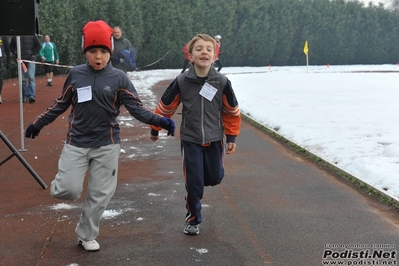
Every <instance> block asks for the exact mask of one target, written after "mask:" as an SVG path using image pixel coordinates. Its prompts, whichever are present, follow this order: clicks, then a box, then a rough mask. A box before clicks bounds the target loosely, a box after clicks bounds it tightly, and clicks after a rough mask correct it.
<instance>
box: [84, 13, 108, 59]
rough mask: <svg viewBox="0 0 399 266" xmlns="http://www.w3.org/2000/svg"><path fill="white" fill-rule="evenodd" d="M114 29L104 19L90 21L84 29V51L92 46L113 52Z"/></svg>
mask: <svg viewBox="0 0 399 266" xmlns="http://www.w3.org/2000/svg"><path fill="white" fill-rule="evenodd" d="M113 32H114V30H113V29H112V28H111V27H110V26H108V24H107V23H105V22H104V21H102V20H97V21H89V22H87V24H86V25H85V26H84V27H83V30H82V34H83V35H82V47H83V53H86V51H87V50H88V49H90V48H98V47H100V48H105V49H107V50H108V51H109V53H110V54H112V50H113V49H114V47H113V46H114V43H113V42H114V41H113V37H112V35H113Z"/></svg>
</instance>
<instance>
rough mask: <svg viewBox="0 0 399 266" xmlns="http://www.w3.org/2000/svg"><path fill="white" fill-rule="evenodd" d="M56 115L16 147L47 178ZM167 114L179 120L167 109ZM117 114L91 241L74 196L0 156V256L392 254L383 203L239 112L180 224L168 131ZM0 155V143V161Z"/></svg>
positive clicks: (10, 134)
mask: <svg viewBox="0 0 399 266" xmlns="http://www.w3.org/2000/svg"><path fill="white" fill-rule="evenodd" d="M64 78H65V77H63V76H58V77H56V78H55V80H54V82H53V84H54V86H53V87H46V86H45V79H44V78H43V77H38V78H37V81H38V87H37V97H36V98H37V102H36V103H33V104H24V105H23V106H24V124H25V127H26V125H28V124H29V122H31V121H32V120H33V119H34V117H35V116H37V115H38V114H40V113H41V112H42V111H43V110H44V108H45V107H47V106H48V105H49V104H50V103H51V102H52V100H53V99H54V98H56V97H57V96H58V95H59V93H60V90H61V86H62V83H63V80H64ZM169 82H170V81H164V82H160V83H158V84H157V85H155V86H154V87H153V88H152V90H153V92H154V95H153V96H148V95H143V97H142V100H143V102H144V103H145V104H148V105H150V106H151V108H152V107H153V106H154V104H155V103H156V102H157V101H158V100H159V98H160V95H161V93H162V92H163V90H165V89H166V86H167V85H168V83H169ZM14 84H15V81H13V80H8V81H6V82H5V86H4V90H3V100H4V104H2V105H0V114H1V120H0V130H1V131H2V132H3V133H4V134H5V135H6V136H7V138H8V139H9V140H10V141H11V142H12V143H14V145H15V146H16V148H19V147H20V134H19V104H18V90H17V88H16V86H15V85H14ZM139 93H140V92H139ZM140 97H141V96H140ZM238 100H239V99H238ZM66 117H67V114H63V115H62V116H60V117H59V118H58V119H57V120H56V121H55V122H54V123H53V124H51V125H49V126H47V127H45V128H44V129H43V130H42V132H41V133H40V135H39V136H38V137H37V139H35V140H29V139H26V140H25V148H26V151H23V152H21V154H22V156H24V158H25V159H26V160H27V161H28V162H29V164H30V165H31V166H32V168H34V169H35V171H36V172H37V173H38V174H39V175H40V177H41V178H42V179H43V180H44V182H46V183H47V185H49V184H50V182H51V180H52V179H53V177H54V175H55V174H56V172H57V161H58V158H59V154H60V153H61V149H62V143H63V139H64V138H65V132H66ZM174 119H175V121H176V122H177V123H179V120H180V117H179V115H175V117H174ZM121 121H122V123H121V126H122V144H121V149H122V152H121V155H120V169H119V181H118V187H117V190H116V193H115V195H114V197H113V199H112V200H111V202H110V204H109V206H108V208H107V212H106V213H107V214H108V215H106V216H105V217H104V218H103V220H102V222H101V225H100V235H99V237H98V239H97V240H98V242H99V243H100V245H101V249H100V251H99V252H87V251H85V250H83V249H82V248H81V247H79V246H78V245H77V244H76V236H75V233H74V229H75V226H76V223H77V221H78V218H79V215H80V211H81V207H82V204H83V200H84V195H83V196H82V198H81V199H79V200H77V201H76V202H61V201H59V200H56V199H54V198H52V197H51V196H50V195H49V189H42V188H41V187H40V186H39V184H38V183H37V182H36V181H35V180H34V179H33V178H32V177H31V176H30V174H29V173H28V171H27V170H26V169H25V168H24V167H23V166H22V165H21V163H20V162H19V161H18V160H17V159H16V158H15V157H14V158H12V159H10V160H9V161H7V162H6V163H4V164H3V165H1V166H0V182H1V183H0V184H1V186H0V200H1V202H2V204H1V205H0V206H1V207H0V229H1V230H0V239H1V240H0V265H11V266H13V265H80V266H86V265H99V266H102V265H115V266H116V265H201V266H202V265H226V266H227V265H248V266H252V265H282V266H286V265H304V266H307V265H333V264H325V263H326V261H327V260H325V261H324V264H323V255H326V259H330V260H332V261H338V260H341V261H343V262H345V263H346V264H343V265H349V263H352V265H362V264H360V262H361V259H364V260H363V265H367V264H365V263H369V262H370V263H371V261H372V260H373V261H377V260H376V258H375V256H377V257H378V256H379V254H380V256H383V254H386V255H384V256H386V257H385V258H384V260H385V261H388V260H390V261H391V263H392V264H385V265H396V255H395V252H396V250H397V245H398V239H399V227H398V225H399V216H398V213H397V212H395V210H394V209H393V208H392V207H390V206H387V205H385V204H383V203H380V202H379V201H378V200H376V199H375V198H373V197H372V196H369V195H368V194H367V193H365V192H364V191H362V190H359V189H357V188H356V187H353V186H352V185H351V184H348V183H346V182H345V181H344V180H342V179H340V178H339V177H336V176H334V175H333V174H332V173H330V172H329V171H327V170H325V169H322V168H320V167H319V166H317V165H315V164H314V163H312V162H310V161H308V160H307V159H306V158H304V157H302V156H301V155H299V154H297V153H295V152H294V151H293V150H292V149H290V148H289V147H287V146H286V145H284V144H282V143H280V142H279V141H278V140H276V139H275V138H273V137H271V136H269V135H268V134H266V133H265V132H263V131H262V130H260V129H259V128H257V127H255V126H253V125H252V124H251V123H248V122H247V121H243V123H242V128H241V133H240V136H239V137H238V138H237V150H236V152H235V153H234V154H231V155H226V157H225V167H226V174H225V178H224V180H223V182H222V184H221V185H218V186H215V187H207V188H206V189H205V195H204V198H203V200H202V204H203V223H202V224H201V226H200V230H201V232H200V234H199V235H198V236H187V235H185V234H184V233H183V226H184V217H185V205H184V196H185V188H184V181H183V177H182V169H181V168H182V167H181V158H180V142H179V132H178V130H177V132H176V136H175V137H173V138H171V137H167V136H166V134H165V133H163V134H161V136H160V139H159V141H157V142H155V143H154V142H152V141H150V139H149V128H148V126H146V125H143V124H140V123H139V122H137V121H135V120H134V119H132V120H130V118H129V114H128V113H127V112H126V110H124V109H122V114H121ZM9 154H10V151H9V150H8V149H7V147H6V146H5V145H3V144H2V143H0V161H1V160H2V159H3V158H6V157H7V156H9ZM349 251H351V252H350V254H352V255H348V254H349ZM345 252H346V253H345ZM361 252H363V253H361ZM355 253H357V258H354V257H353V256H354V255H353V254H355ZM361 254H362V255H361ZM375 254H377V255H375ZM327 255H328V256H327ZM363 255H364V256H366V257H365V258H359V257H361V256H363ZM345 256H346V257H345ZM348 256H350V257H349V258H348ZM373 256H374V257H373ZM379 261H382V260H381V259H380V260H379ZM393 261H395V264H394V262H393ZM369 265H378V264H369ZM380 265H383V264H380Z"/></svg>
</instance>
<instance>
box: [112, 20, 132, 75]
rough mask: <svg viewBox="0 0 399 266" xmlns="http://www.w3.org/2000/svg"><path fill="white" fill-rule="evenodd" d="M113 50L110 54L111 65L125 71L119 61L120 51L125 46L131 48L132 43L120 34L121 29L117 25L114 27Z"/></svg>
mask: <svg viewBox="0 0 399 266" xmlns="http://www.w3.org/2000/svg"><path fill="white" fill-rule="evenodd" d="M113 37H114V52H113V53H112V56H111V61H112V65H113V66H114V67H116V68H118V69H120V70H122V71H123V72H125V73H127V70H126V67H125V65H124V64H123V63H122V62H121V61H120V60H121V59H120V58H121V55H120V53H119V52H120V51H121V50H123V49H127V48H132V44H131V43H130V41H129V40H128V39H126V38H125V37H123V36H122V29H121V28H120V27H119V26H116V27H114V33H113Z"/></svg>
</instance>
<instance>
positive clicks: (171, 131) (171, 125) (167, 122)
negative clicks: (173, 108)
mask: <svg viewBox="0 0 399 266" xmlns="http://www.w3.org/2000/svg"><path fill="white" fill-rule="evenodd" d="M159 125H160V126H161V127H162V128H164V129H166V130H167V131H168V136H169V135H171V136H174V135H175V128H176V126H175V122H174V121H173V120H172V119H170V118H166V117H161V119H159Z"/></svg>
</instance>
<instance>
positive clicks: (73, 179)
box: [26, 20, 175, 251]
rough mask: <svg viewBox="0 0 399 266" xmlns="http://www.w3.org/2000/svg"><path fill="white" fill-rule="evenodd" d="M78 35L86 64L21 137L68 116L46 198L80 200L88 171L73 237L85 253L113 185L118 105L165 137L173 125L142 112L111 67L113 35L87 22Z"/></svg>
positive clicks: (93, 247)
mask: <svg viewBox="0 0 399 266" xmlns="http://www.w3.org/2000/svg"><path fill="white" fill-rule="evenodd" d="M82 32H83V38H82V39H83V46H82V47H83V53H84V54H85V56H86V59H87V63H86V64H83V65H78V66H76V67H74V68H72V69H71V71H70V72H69V74H68V76H67V78H66V80H65V83H64V87H63V89H62V93H61V96H60V97H59V98H58V99H56V100H55V101H54V102H53V103H52V104H51V105H50V106H49V107H48V108H47V109H46V110H45V111H44V112H43V113H42V114H41V115H40V116H39V117H38V118H37V119H36V120H35V121H34V122H33V123H32V124H30V125H29V127H28V128H27V129H26V137H27V138H32V139H34V138H35V137H36V136H37V135H39V132H40V130H42V128H43V127H44V126H46V125H48V124H50V123H51V122H53V121H54V120H55V119H56V118H57V117H58V116H59V115H61V114H62V113H64V112H65V111H66V110H68V109H70V110H71V111H70V114H69V116H68V124H69V126H68V130H67V134H66V142H65V145H64V147H63V149H62V153H61V157H60V159H59V162H58V173H57V175H56V176H55V178H54V180H53V181H52V182H51V195H52V196H54V197H55V198H57V199H62V200H77V199H78V198H79V197H80V196H81V194H82V190H83V184H84V179H85V175H86V171H87V170H89V171H90V179H89V180H90V181H89V182H88V188H87V191H88V193H87V198H86V201H85V204H84V207H83V210H82V215H81V217H80V219H79V222H78V224H77V226H76V229H75V232H76V234H77V236H78V244H79V245H81V246H82V247H83V248H84V249H85V250H87V251H98V250H99V249H100V245H99V244H98V242H97V241H96V238H97V236H98V234H99V226H100V218H101V216H102V214H103V213H104V211H105V209H106V207H107V205H108V203H109V201H110V200H111V198H112V196H113V194H114V192H115V189H116V184H117V176H118V158H119V153H120V134H119V132H120V128H119V124H118V121H117V116H118V115H119V114H120V107H121V106H122V105H123V106H124V107H125V108H126V109H127V110H128V111H129V113H130V114H131V115H132V116H134V117H135V118H136V119H138V120H139V121H140V122H142V123H145V124H149V125H154V126H160V127H161V128H164V129H166V130H167V131H168V135H172V136H173V135H174V130H175V124H174V122H173V120H172V119H169V118H166V117H161V116H160V115H157V114H154V113H152V112H151V111H149V110H148V109H147V108H145V107H144V106H143V104H142V103H141V101H140V99H139V97H138V94H137V91H136V89H135V88H134V86H133V84H132V82H131V81H130V80H129V78H128V77H127V76H126V74H125V73H124V72H123V71H121V70H119V69H116V68H114V67H113V66H112V64H111V62H110V57H111V53H112V32H113V30H112V28H111V27H109V26H108V25H107V23H105V22H104V21H102V20H98V21H90V22H88V23H87V24H86V25H85V26H84V28H83V31H82Z"/></svg>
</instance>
